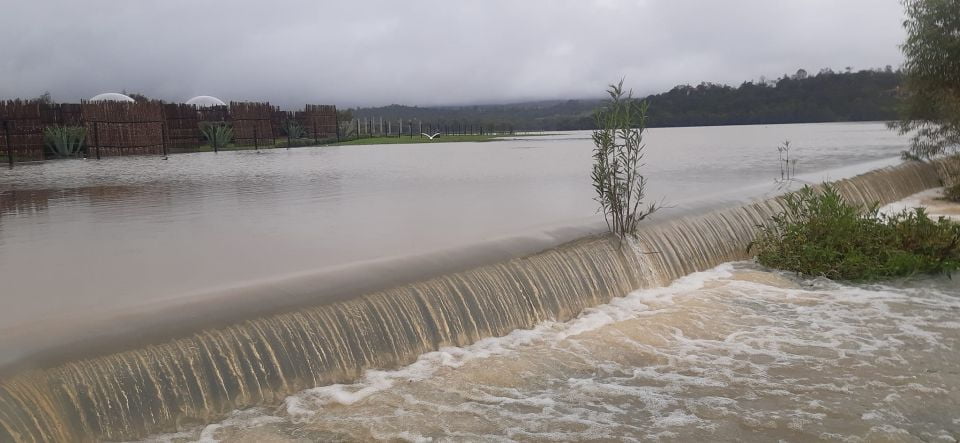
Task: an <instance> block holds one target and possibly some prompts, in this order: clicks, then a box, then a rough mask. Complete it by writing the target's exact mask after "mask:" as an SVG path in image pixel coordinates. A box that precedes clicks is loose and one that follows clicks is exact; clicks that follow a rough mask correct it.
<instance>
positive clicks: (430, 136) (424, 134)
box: [420, 132, 440, 140]
mask: <svg viewBox="0 0 960 443" xmlns="http://www.w3.org/2000/svg"><path fill="white" fill-rule="evenodd" d="M420 135H422V136H424V137H426V138H429V139H430V140H433V139H434V138H435V137H439V136H440V133H439V132H438V133H436V134H433V135H430V134H427V133H426V132H421V133H420Z"/></svg>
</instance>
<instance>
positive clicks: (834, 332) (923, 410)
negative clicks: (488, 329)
mask: <svg viewBox="0 0 960 443" xmlns="http://www.w3.org/2000/svg"><path fill="white" fill-rule="evenodd" d="M958 314H960V286H958V284H957V283H956V282H955V281H952V280H949V279H947V278H946V277H943V278H927V279H914V280H908V281H899V282H893V283H889V284H886V285H856V286H852V285H843V284H838V283H833V282H829V281H823V280H798V279H796V278H793V277H790V276H786V275H782V274H775V273H770V272H766V271H762V270H759V269H757V268H755V267H754V266H753V265H751V264H747V263H734V264H726V265H722V266H720V267H718V268H716V269H714V270H711V271H708V272H702V273H697V274H693V275H691V276H688V277H685V278H683V279H681V280H679V281H677V282H675V283H674V284H673V285H671V286H670V287H667V288H661V289H654V290H644V291H637V292H634V293H632V294H630V295H628V296H626V297H624V298H621V299H617V300H615V301H614V302H613V303H611V304H609V305H604V306H600V307H597V308H594V309H590V310H588V311H587V312H585V313H584V314H583V315H581V316H580V317H579V318H577V319H576V320H573V321H571V322H568V323H547V324H543V325H541V326H540V327H538V328H537V329H535V330H533V331H515V332H514V333H512V334H510V335H508V336H507V337H503V338H493V339H486V340H483V341H481V342H478V343H476V344H474V345H472V346H469V347H466V348H447V349H442V350H441V351H439V352H433V353H429V354H425V355H423V356H422V357H421V358H420V359H419V360H418V361H417V362H416V363H415V364H413V365H411V366H408V367H406V368H403V369H400V370H397V371H388V372H383V371H368V372H367V374H366V376H365V378H364V379H363V380H362V381H361V382H358V383H355V384H350V385H335V386H326V387H318V388H315V389H310V390H307V391H304V392H301V393H298V394H296V395H293V396H290V397H288V398H287V399H286V401H285V404H284V405H282V406H280V407H278V408H276V409H273V408H257V409H250V410H245V411H237V412H235V413H234V414H233V416H232V417H230V418H229V419H227V420H225V421H223V422H220V423H217V424H212V425H208V426H205V427H199V428H195V429H194V430H192V431H187V432H183V433H180V434H171V435H164V436H157V437H155V438H154V440H168V441H169V440H173V441H179V440H195V439H201V440H207V441H209V440H223V441H317V440H323V441H330V440H334V441H358V440H359V441H362V440H373V439H382V440H395V439H396V440H410V441H431V440H432V441H464V440H467V441H503V440H541V441H575V440H576V441H582V440H587V441H596V440H634V441H639V440H644V441H645V440H664V441H776V440H781V441H811V440H826V441H944V442H949V441H956V439H957V438H958V436H960V352H958V351H960V321H958V318H960V317H958Z"/></svg>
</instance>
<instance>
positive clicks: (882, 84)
mask: <svg viewBox="0 0 960 443" xmlns="http://www.w3.org/2000/svg"><path fill="white" fill-rule="evenodd" d="M900 80H901V74H900V73H899V72H898V71H893V70H892V69H890V68H889V67H888V68H887V69H885V70H864V71H859V72H839V73H837V72H833V71H831V70H828V69H825V70H821V71H820V72H819V73H817V74H816V75H808V74H807V73H806V71H804V70H802V69H801V70H799V71H797V73H796V74H794V75H792V76H787V75H784V76H783V77H782V78H780V79H777V80H774V81H763V82H744V83H742V84H741V85H740V86H738V87H733V86H729V85H720V84H713V83H701V84H699V85H697V86H691V85H680V86H676V87H674V88H673V89H671V90H670V91H667V92H664V93H661V94H654V95H650V96H647V97H645V99H646V100H647V101H649V103H650V111H649V121H648V123H649V126H651V127H666V126H709V125H741V124H774V123H814V122H840V121H875V120H894V119H896V118H897V111H896V107H897V96H896V91H897V87H898V85H899V84H900ZM602 103H603V100H601V99H586V100H548V101H538V102H527V103H515V104H505V105H476V106H438V107H416V106H402V105H390V106H384V107H377V108H359V109H352V110H350V112H352V114H353V116H355V117H360V118H371V117H372V118H380V117H382V118H383V119H384V120H391V121H396V120H398V119H404V120H411V119H412V120H421V121H423V122H424V123H425V124H427V123H429V124H433V125H436V124H441V125H443V124H446V125H450V124H457V125H462V124H465V125H478V126H479V125H483V126H484V127H485V128H487V129H491V128H493V129H497V130H505V129H509V128H511V127H512V128H513V129H516V130H535V131H536V130H544V131H559V130H576V129H593V128H594V119H593V112H594V110H595V109H596V108H597V107H599V106H600V105H602Z"/></svg>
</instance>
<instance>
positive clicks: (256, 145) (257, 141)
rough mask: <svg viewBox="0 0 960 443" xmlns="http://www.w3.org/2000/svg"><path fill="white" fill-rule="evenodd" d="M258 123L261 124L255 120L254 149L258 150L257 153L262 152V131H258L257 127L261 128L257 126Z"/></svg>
mask: <svg viewBox="0 0 960 443" xmlns="http://www.w3.org/2000/svg"><path fill="white" fill-rule="evenodd" d="M257 123H259V122H257V121H256V120H254V124H253V149H256V150H257V152H259V151H260V138H259V136H260V133H259V132H260V131H258V130H257V129H258V128H257V126H259V125H257Z"/></svg>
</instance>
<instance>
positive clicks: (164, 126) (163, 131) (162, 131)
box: [160, 118, 167, 158]
mask: <svg viewBox="0 0 960 443" xmlns="http://www.w3.org/2000/svg"><path fill="white" fill-rule="evenodd" d="M160 145H161V146H163V157H164V158H166V157H167V122H166V118H164V121H163V122H162V123H161V124H160Z"/></svg>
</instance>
